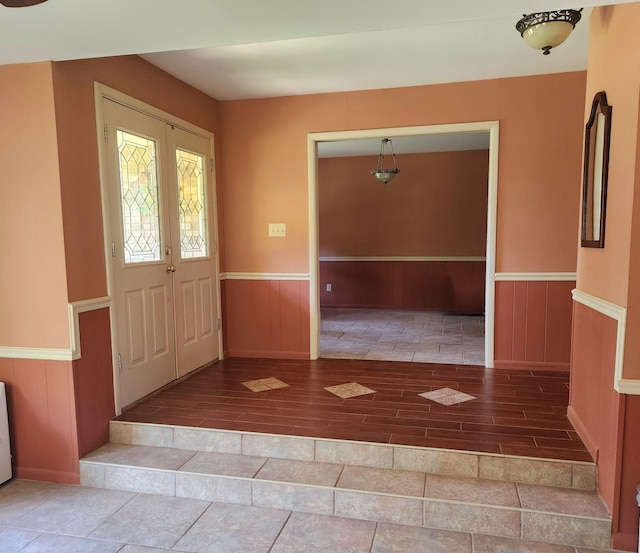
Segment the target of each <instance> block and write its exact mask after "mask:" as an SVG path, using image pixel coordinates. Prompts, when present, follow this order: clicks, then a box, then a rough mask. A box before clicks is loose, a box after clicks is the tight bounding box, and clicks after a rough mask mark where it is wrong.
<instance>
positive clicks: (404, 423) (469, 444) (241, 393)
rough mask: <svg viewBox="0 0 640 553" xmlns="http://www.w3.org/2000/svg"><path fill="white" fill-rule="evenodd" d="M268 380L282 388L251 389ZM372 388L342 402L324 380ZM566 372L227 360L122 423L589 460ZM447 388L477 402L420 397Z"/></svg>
mask: <svg viewBox="0 0 640 553" xmlns="http://www.w3.org/2000/svg"><path fill="white" fill-rule="evenodd" d="M268 377H276V378H278V379H280V380H282V381H283V382H286V383H287V384H289V386H288V387H286V388H280V389H276V390H268V391H264V392H251V391H250V390H248V389H247V388H246V387H245V386H243V385H242V382H245V381H250V380H257V379H261V378H268ZM348 382H358V383H359V384H362V385H363V386H367V387H368V388H371V389H373V390H376V393H375V394H369V395H365V396H360V397H355V398H350V399H340V398H339V397H336V396H334V395H332V394H331V393H329V392H328V391H326V390H324V388H325V387H327V386H334V385H337V384H344V383H348ZM568 386H569V375H568V373H564V372H540V371H535V372H532V371H528V370H506V369H496V370H492V369H485V368H483V367H473V366H455V365H438V364H427V363H401V362H390V361H358V360H341V359H320V360H318V361H287V360H273V359H234V358H232V359H227V360H224V361H221V362H218V363H215V364H213V365H211V366H209V367H207V368H205V369H203V370H202V371H200V372H198V373H196V374H194V375H192V376H191V377H189V378H188V379H186V380H184V381H182V382H180V383H177V384H175V385H174V386H172V387H170V388H168V389H165V390H163V391H161V392H159V393H157V394H156V395H154V396H152V397H150V398H147V399H146V400H145V401H143V402H141V403H139V404H138V405H136V406H135V407H133V408H131V409H129V410H127V411H125V412H124V413H123V414H122V415H121V416H120V417H118V418H119V419H120V420H127V421H137V422H152V423H161V424H176V425H183V426H198V427H209V428H219V429H228V430H240V431H252V432H265V433H273V434H287V435H297V436H313V437H320V438H337V439H346V440H358V441H367V442H378V443H394V444H404V445H416V446H426V447H437V448H447V449H457V450H467V451H482V452H489V453H503V454H507V455H522V456H530V457H542V458H552V459H567V460H576V461H592V458H591V456H590V455H589V453H588V451H587V450H586V448H585V446H584V445H583V443H582V442H581V440H580V438H579V437H578V435H577V433H576V432H575V431H574V429H573V427H572V426H571V423H570V422H569V421H568V419H567V417H566V411H567V402H568ZM443 387H448V388H454V389H456V390H459V391H462V392H465V393H467V394H470V395H473V396H476V398H477V399H474V400H472V401H468V402H466V403H461V404H458V405H453V406H450V407H447V406H443V405H439V404H437V403H435V402H433V401H429V400H427V399H424V398H422V397H420V396H418V394H419V393H422V392H427V391H432V390H437V389H439V388H443Z"/></svg>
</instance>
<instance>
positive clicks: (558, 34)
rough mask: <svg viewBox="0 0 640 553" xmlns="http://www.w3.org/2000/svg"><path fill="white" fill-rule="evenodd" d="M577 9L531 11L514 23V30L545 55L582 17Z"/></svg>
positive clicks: (565, 36) (557, 44)
mask: <svg viewBox="0 0 640 553" xmlns="http://www.w3.org/2000/svg"><path fill="white" fill-rule="evenodd" d="M581 11H582V8H580V9H579V10H556V11H552V12H540V13H532V14H530V15H526V14H525V15H524V17H523V18H522V19H521V20H520V21H518V23H516V30H517V31H518V32H519V33H520V36H522V38H523V39H524V41H525V42H526V43H527V44H528V45H529V46H531V48H536V49H537V50H542V53H543V54H544V55H545V56H546V55H548V54H549V52H550V51H551V48H555V47H556V46H559V45H560V44H562V43H563V42H564V41H565V40H567V37H568V36H569V35H570V34H571V31H573V29H574V28H575V26H576V23H578V21H580V18H581V17H582V15H581V13H580V12H581Z"/></svg>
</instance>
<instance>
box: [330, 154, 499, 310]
mask: <svg viewBox="0 0 640 553" xmlns="http://www.w3.org/2000/svg"><path fill="white" fill-rule="evenodd" d="M396 158H397V160H398V164H399V167H400V168H401V171H400V174H399V175H398V176H397V177H396V178H395V179H394V180H393V181H392V182H390V183H389V184H388V185H387V186H384V185H382V184H381V183H379V182H378V181H376V180H375V179H374V178H373V177H372V175H371V173H370V171H371V170H372V169H373V168H375V166H376V163H377V155H372V156H357V157H337V158H320V159H318V226H319V253H320V305H321V306H322V307H328V306H330V307H352V308H382V309H432V310H444V311H450V312H457V313H481V312H483V309H484V280H485V278H484V272H485V269H484V262H482V261H481V260H478V259H477V258H478V257H480V258H484V256H485V250H486V236H487V176H488V172H489V153H488V150H470V151H457V152H431V153H418V154H397V155H396ZM389 257H393V258H394V259H389ZM420 257H423V258H430V259H417V258H420ZM324 258H331V259H324ZM372 258H379V259H372ZM385 258H386V259H385ZM398 258H405V259H398ZM444 258H448V259H444ZM453 258H456V259H453ZM478 269H479V270H478ZM328 284H331V290H327V287H328V286H327V285H328Z"/></svg>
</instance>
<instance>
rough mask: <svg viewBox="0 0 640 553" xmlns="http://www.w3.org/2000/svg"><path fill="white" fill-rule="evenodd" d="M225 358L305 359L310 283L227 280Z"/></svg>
mask: <svg viewBox="0 0 640 553" xmlns="http://www.w3.org/2000/svg"><path fill="white" fill-rule="evenodd" d="M223 293H224V307H225V312H224V320H225V355H232V356H238V357H269V358H278V357H281V358H293V359H307V358H308V357H309V347H310V346H309V332H310V329H309V283H308V282H307V281H297V280H226V281H224V286H223Z"/></svg>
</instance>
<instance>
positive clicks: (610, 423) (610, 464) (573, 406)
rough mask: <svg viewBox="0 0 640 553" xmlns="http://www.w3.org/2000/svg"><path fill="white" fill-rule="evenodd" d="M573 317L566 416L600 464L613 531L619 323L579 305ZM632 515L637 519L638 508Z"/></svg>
mask: <svg viewBox="0 0 640 553" xmlns="http://www.w3.org/2000/svg"><path fill="white" fill-rule="evenodd" d="M573 315H574V317H573V319H574V320H573V343H572V359H571V386H570V398H569V409H568V415H569V419H570V420H571V422H572V423H573V425H574V426H575V428H576V430H577V431H578V434H579V435H580V438H581V439H582V440H583V442H584V443H585V445H586V446H587V448H588V449H589V451H590V452H591V455H592V456H593V457H594V459H596V460H597V462H598V488H599V491H600V494H601V495H602V498H603V499H604V501H605V503H606V504H607V507H608V508H609V512H611V514H612V515H613V517H614V521H613V523H614V528H613V531H614V533H615V527H616V524H617V516H616V515H617V512H618V501H619V493H620V490H619V469H618V465H619V462H620V459H621V452H622V443H623V442H622V434H621V433H622V429H623V423H622V417H623V416H624V414H623V413H622V412H621V410H622V409H623V407H624V400H623V396H620V394H618V393H617V392H616V391H615V390H614V388H613V380H614V370H615V358H616V334H617V322H616V321H615V320H614V319H611V318H610V317H607V316H606V315H603V314H602V313H599V312H598V311H595V310H593V309H591V308H589V307H587V306H585V305H582V304H581V303H577V302H575V303H574V309H573ZM636 424H637V421H636ZM634 439H637V438H634ZM626 508H627V509H630V506H627V507H626ZM633 511H634V513H635V516H636V518H637V505H635V506H634V507H633Z"/></svg>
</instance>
